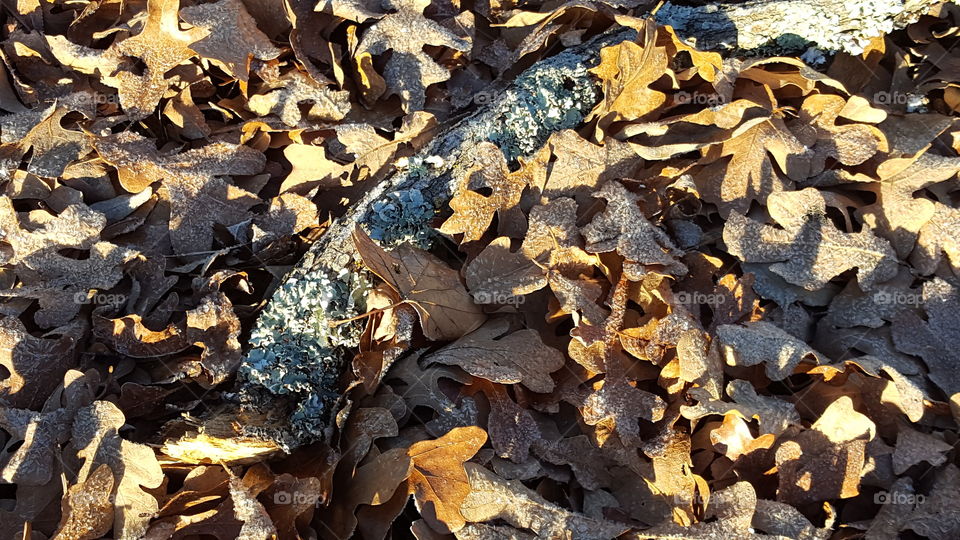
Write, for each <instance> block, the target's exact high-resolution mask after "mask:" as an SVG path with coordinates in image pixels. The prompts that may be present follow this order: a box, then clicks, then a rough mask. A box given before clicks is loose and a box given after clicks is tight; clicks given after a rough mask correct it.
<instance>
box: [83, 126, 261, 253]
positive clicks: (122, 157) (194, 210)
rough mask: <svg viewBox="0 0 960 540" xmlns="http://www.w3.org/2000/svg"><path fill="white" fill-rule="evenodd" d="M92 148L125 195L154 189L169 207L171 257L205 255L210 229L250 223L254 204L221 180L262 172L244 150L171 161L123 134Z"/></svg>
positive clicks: (255, 155) (219, 147)
mask: <svg viewBox="0 0 960 540" xmlns="http://www.w3.org/2000/svg"><path fill="white" fill-rule="evenodd" d="M95 146H96V149H97V152H99V154H100V157H101V158H103V159H104V160H105V161H107V162H109V163H110V164H111V165H113V166H114V167H116V168H117V171H118V174H119V177H120V182H121V183H122V184H123V186H124V187H125V188H126V189H127V190H128V191H132V192H134V193H136V192H139V191H142V190H143V189H145V188H146V187H147V186H149V185H151V184H153V183H155V182H159V183H160V191H159V192H160V194H161V196H162V197H163V198H165V199H166V200H167V201H169V202H170V205H171V209H170V212H171V215H170V239H171V242H172V243H173V248H174V251H175V252H176V253H180V254H184V253H192V252H195V251H205V250H208V249H210V246H211V244H212V243H213V226H214V224H220V225H224V226H231V225H236V224H237V223H240V222H243V221H245V220H247V219H249V218H250V213H249V211H248V209H249V208H250V207H251V206H253V205H255V204H258V203H259V202H260V199H258V198H257V197H256V196H254V195H253V194H252V193H250V192H248V191H246V190H244V189H241V188H239V187H237V186H236V185H234V184H233V183H231V182H230V181H228V180H227V178H226V175H241V174H257V173H260V172H261V171H262V170H263V166H264V164H265V162H266V159H265V158H264V156H263V154H261V153H260V152H258V151H256V150H254V149H253V148H250V147H248V146H243V145H235V144H229V143H213V144H208V145H206V146H203V147H201V148H197V149H193V150H187V151H186V152H182V153H179V154H172V155H171V154H167V153H161V152H158V151H157V149H156V147H155V146H154V143H153V141H151V140H149V139H146V138H144V137H142V136H140V135H137V134H135V133H133V132H129V131H128V132H124V133H120V134H118V135H111V136H108V137H102V138H100V139H98V140H97V141H96V143H95Z"/></svg>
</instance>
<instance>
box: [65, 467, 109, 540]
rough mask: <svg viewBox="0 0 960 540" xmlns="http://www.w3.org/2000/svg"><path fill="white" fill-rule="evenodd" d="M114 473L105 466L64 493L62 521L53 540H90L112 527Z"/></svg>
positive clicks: (98, 468)
mask: <svg viewBox="0 0 960 540" xmlns="http://www.w3.org/2000/svg"><path fill="white" fill-rule="evenodd" d="M111 493H113V471H111V470H110V467H109V466H108V465H107V464H102V465H100V466H99V467H97V468H96V470H94V471H93V472H92V473H91V474H90V476H88V477H87V478H86V480H84V481H83V482H79V483H76V484H74V485H72V486H70V488H69V489H68V490H67V494H66V496H64V498H63V502H62V505H63V517H61V519H60V526H59V527H58V528H57V532H56V534H55V535H54V536H53V538H55V539H57V540H93V539H94V538H100V537H101V536H102V535H103V534H105V533H106V532H107V531H109V530H110V527H112V526H113V501H111V497H112V496H111Z"/></svg>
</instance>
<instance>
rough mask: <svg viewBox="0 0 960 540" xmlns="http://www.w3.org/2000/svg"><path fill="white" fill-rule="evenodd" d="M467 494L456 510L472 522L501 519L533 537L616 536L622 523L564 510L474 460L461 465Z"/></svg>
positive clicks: (620, 529) (624, 529)
mask: <svg viewBox="0 0 960 540" xmlns="http://www.w3.org/2000/svg"><path fill="white" fill-rule="evenodd" d="M465 468H466V470H467V475H468V476H469V479H470V494H469V495H467V497H466V499H465V500H464V501H463V504H462V505H461V506H460V512H461V513H462V514H463V517H464V518H465V519H466V520H467V521H468V522H472V523H483V522H489V521H495V520H503V521H506V522H507V523H509V524H510V525H512V526H514V527H517V528H521V529H527V530H529V531H532V532H533V534H534V535H536V537H537V538H616V537H618V536H619V535H620V534H622V533H623V532H624V531H626V530H627V529H628V527H627V526H626V525H622V524H619V523H615V522H612V521H606V520H598V519H593V518H590V517H587V516H585V515H583V514H579V513H575V512H571V511H569V510H565V509H563V508H561V507H559V506H557V505H555V504H553V503H551V502H549V501H547V500H546V499H544V498H543V497H541V496H540V495H539V494H538V493H536V492H535V491H532V490H530V489H529V488H527V487H526V486H524V485H523V484H522V483H521V482H520V481H519V480H510V481H507V480H504V479H502V478H500V477H498V476H497V475H495V474H493V473H492V472H490V471H488V470H487V469H485V468H483V467H481V466H480V465H477V464H476V463H467V464H466V466H465Z"/></svg>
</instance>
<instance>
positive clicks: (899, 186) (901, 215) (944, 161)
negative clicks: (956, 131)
mask: <svg viewBox="0 0 960 540" xmlns="http://www.w3.org/2000/svg"><path fill="white" fill-rule="evenodd" d="M958 169H960V157H946V156H938V155H936V154H933V153H931V152H929V151H921V153H920V154H918V155H916V156H913V157H910V158H904V159H891V160H888V161H887V162H885V163H883V164H881V165H880V167H878V170H877V173H878V175H879V176H880V182H879V185H878V186H877V187H876V188H875V191H876V192H877V201H876V202H875V203H874V204H870V205H867V206H864V207H863V208H860V209H859V210H858V214H859V215H861V216H862V218H863V221H864V223H866V224H867V225H869V226H870V227H872V228H873V229H874V230H876V231H877V234H880V235H882V236H883V237H884V238H886V239H887V240H889V241H890V244H891V245H892V246H893V249H894V250H895V251H896V253H897V255H898V256H899V257H901V258H905V257H907V256H908V255H909V254H910V252H911V251H912V250H913V249H914V247H915V245H916V241H917V235H918V234H919V232H920V229H922V228H923V227H924V225H927V224H928V223H931V220H932V218H933V215H934V213H935V212H936V211H937V207H936V206H935V204H934V202H933V201H930V200H929V199H925V198H923V197H916V196H915V195H914V194H915V193H916V192H918V191H919V190H921V189H923V188H927V187H930V186H933V185H935V184H938V183H941V182H944V181H946V180H949V179H951V178H953V177H955V176H956V175H957V170H958ZM933 226H934V227H935V226H936V225H933ZM929 232H931V231H929V230H928V233H929Z"/></svg>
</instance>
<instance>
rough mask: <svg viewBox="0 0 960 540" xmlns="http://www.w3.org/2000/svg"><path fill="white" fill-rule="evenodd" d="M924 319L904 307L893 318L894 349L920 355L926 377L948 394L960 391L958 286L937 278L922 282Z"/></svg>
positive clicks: (959, 308) (959, 300) (959, 306)
mask: <svg viewBox="0 0 960 540" xmlns="http://www.w3.org/2000/svg"><path fill="white" fill-rule="evenodd" d="M922 300H923V301H922V303H921V305H922V306H923V310H924V311H925V312H926V314H927V318H926V320H924V319H922V318H921V317H920V316H919V315H918V314H917V313H916V312H914V311H903V312H901V313H900V314H899V315H898V316H897V318H896V319H894V321H893V341H894V343H895V344H896V347H897V349H899V350H900V351H903V352H905V353H908V354H914V355H917V356H919V357H921V358H923V360H924V362H925V363H926V364H927V368H928V369H929V370H930V374H929V378H930V380H931V381H933V383H934V384H936V385H937V386H939V387H940V389H941V390H943V391H944V393H945V394H946V395H947V396H951V395H953V394H955V393H957V392H960V372H958V370H957V368H956V367H957V366H958V365H960V363H958V362H960V358H958V356H960V349H958V348H957V347H956V343H958V341H957V340H958V339H960V289H958V288H957V287H956V286H953V285H951V284H949V283H948V282H946V281H944V280H942V279H940V278H936V279H934V280H933V281H928V282H926V283H924V284H923V296H922Z"/></svg>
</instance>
